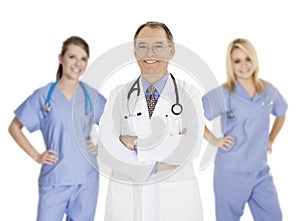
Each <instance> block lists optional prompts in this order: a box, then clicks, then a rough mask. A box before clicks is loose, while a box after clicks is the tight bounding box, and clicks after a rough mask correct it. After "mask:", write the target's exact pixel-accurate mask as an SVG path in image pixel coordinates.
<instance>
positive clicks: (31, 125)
mask: <svg viewBox="0 0 300 221" xmlns="http://www.w3.org/2000/svg"><path fill="white" fill-rule="evenodd" d="M41 100H42V98H41V95H40V93H39V92H38V91H35V92H34V93H33V94H32V95H31V96H29V97H28V98H27V99H26V100H25V101H23V103H22V104H21V105H20V106H19V107H18V108H17V109H16V110H15V111H14V113H15V115H16V117H17V118H18V120H19V121H20V122H21V123H22V124H23V125H24V126H25V127H26V129H27V130H28V131H29V132H33V131H36V130H39V129H40V124H41V119H43V118H44V111H43V107H42V106H43V103H42V102H41Z"/></svg>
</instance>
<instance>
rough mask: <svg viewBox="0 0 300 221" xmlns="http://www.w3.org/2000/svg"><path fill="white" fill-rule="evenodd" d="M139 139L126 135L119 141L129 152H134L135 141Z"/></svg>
mask: <svg viewBox="0 0 300 221" xmlns="http://www.w3.org/2000/svg"><path fill="white" fill-rule="evenodd" d="M137 138H138V137H137V136H129V135H124V136H120V137H119V140H120V141H121V143H122V144H123V145H124V146H125V147H126V148H127V149H128V150H134V149H135V141H136V139H137Z"/></svg>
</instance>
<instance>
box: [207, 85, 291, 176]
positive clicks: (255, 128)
mask: <svg viewBox="0 0 300 221" xmlns="http://www.w3.org/2000/svg"><path fill="white" fill-rule="evenodd" d="M230 97H231V98H230ZM202 102H203V108H204V115H205V117H206V118H207V119H208V120H212V119H214V118H216V117H219V116H220V117H221V125H222V131H223V133H224V135H225V136H226V135H229V136H232V137H233V138H234V141H235V144H234V146H233V147H232V148H231V149H230V150H229V151H224V150H222V149H219V150H218V153H217V156H216V159H215V165H216V166H218V167H222V168H224V169H226V170H231V171H241V172H257V171H260V170H262V169H263V168H264V167H265V166H266V164H267V147H268V143H269V129H270V114H272V115H274V116H275V117H282V116H284V114H285V112H286V109H287V103H286V101H285V99H284V98H283V97H282V95H281V94H280V93H279V91H278V90H277V89H276V88H275V87H274V86H272V85H271V84H266V85H265V91H264V93H263V94H261V95H260V94H258V93H256V95H255V97H254V98H251V97H250V96H249V94H248V93H247V91H246V90H245V89H244V88H243V86H242V85H241V84H240V83H239V82H237V81H236V88H235V91H234V92H233V93H231V95H230V92H229V90H228V89H225V88H224V87H223V86H220V87H218V88H216V89H213V90H211V91H210V92H208V93H207V94H205V95H204V96H203V97H202ZM230 103H231V105H230ZM229 106H231V110H232V111H233V113H234V115H235V116H234V118H232V119H229V118H227V116H226V111H229V109H230V108H229Z"/></svg>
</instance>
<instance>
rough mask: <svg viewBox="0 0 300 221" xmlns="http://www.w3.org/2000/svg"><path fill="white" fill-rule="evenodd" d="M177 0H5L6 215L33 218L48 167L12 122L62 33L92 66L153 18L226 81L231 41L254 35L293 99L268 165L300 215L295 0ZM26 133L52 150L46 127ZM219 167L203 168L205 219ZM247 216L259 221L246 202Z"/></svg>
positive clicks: (270, 70) (0, 90)
mask: <svg viewBox="0 0 300 221" xmlns="http://www.w3.org/2000/svg"><path fill="white" fill-rule="evenodd" d="M4 2H5V3H4ZM178 2H179V3H176V1H174V0H173V1H162V0H153V1H141V0H139V1H138V0H135V1H114V0H110V1H89V0H87V1H78V0H72V1H56V0H55V1H47V2H46V1H37V0H36V1H33V0H27V1H21V0H16V1H1V3H0V24H1V26H0V28H1V35H0V40H1V41H0V42H1V47H0V56H1V57H0V61H1V66H0V67H1V69H0V70H1V76H2V82H1V87H0V99H1V108H0V138H1V139H0V142H1V143H0V144H1V156H2V157H1V160H0V170H1V171H0V174H1V182H0V208H1V213H0V220H26V221H27V220H35V217H36V207H37V201H38V184H37V178H38V174H39V169H40V165H38V164H36V163H35V162H34V161H33V160H32V159H31V158H29V157H28V156H27V155H26V154H25V153H24V152H23V151H22V150H21V149H20V148H19V147H18V146H17V145H16V144H15V143H14V141H13V140H12V139H11V137H10V136H9V134H8V132H7V128H8V125H9V123H10V121H11V119H12V118H13V117H14V115H13V111H14V109H15V108H16V107H17V106H18V105H19V104H20V103H21V102H22V101H23V100H24V99H25V98H26V97H27V96H29V95H30V94H31V93H32V92H33V90H34V89H36V88H38V87H40V86H43V85H45V84H46V83H48V82H50V81H53V80H54V79H55V75H56V70H57V67H58V53H59V52H60V49H61V44H62V42H63V40H65V39H66V38H68V37H69V36H71V35H79V36H81V37H83V38H84V39H85V40H86V41H87V42H88V43H89V45H90V49H91V57H90V60H89V62H90V64H91V63H92V62H93V60H95V59H96V58H97V57H98V56H100V55H101V54H103V53H104V52H106V51H108V50H110V49H111V48H113V47H115V46H118V45H119V44H122V43H125V42H128V41H131V40H132V39H133V34H134V32H135V31H136V29H137V27H138V26H139V25H141V24H142V23H144V22H146V21H149V20H155V21H161V22H164V23H166V24H167V25H168V26H169V28H170V29H171V31H172V32H173V35H174V38H175V41H176V42H177V43H179V44H181V45H184V46H186V47H187V48H189V49H191V50H193V51H194V52H195V53H197V54H198V55H199V56H200V57H201V58H202V59H203V60H204V61H205V62H206V63H207V64H208V65H209V67H210V68H211V70H212V71H213V72H214V74H215V76H216V77H217V79H218V80H219V82H220V83H221V82H223V81H224V80H225V53H226V49H227V45H228V43H229V42H230V41H232V40H233V39H234V38H236V37H244V38H247V39H249V40H250V41H251V42H252V43H253V45H254V46H255V48H256V50H257V53H258V57H259V62H260V68H261V72H260V73H261V75H260V76H261V77H262V78H264V79H266V80H268V81H270V82H271V83H273V84H274V85H275V86H276V87H277V88H278V89H279V90H280V91H281V93H282V94H283V95H284V96H285V98H286V99H287V101H288V103H289V109H288V112H287V120H286V123H285V125H284V128H283V130H282V131H281V133H280V134H279V136H278V138H277V140H276V142H275V144H274V146H273V149H274V150H273V153H272V154H271V155H270V156H269V163H270V165H271V172H272V174H273V176H274V181H275V185H276V187H277V190H278V193H279V198H280V203H281V206H282V211H283V215H284V220H285V221H291V220H299V219H300V215H299V211H298V210H299V209H298V205H299V201H298V199H299V197H300V190H299V189H300V188H299V186H300V183H299V168H300V167H299V164H298V163H297V162H299V153H300V150H299V142H298V140H297V137H298V136H297V135H298V134H296V132H297V131H298V129H297V126H298V124H299V114H297V113H299V104H298V103H299V98H298V97H299V96H298V95H299V91H298V88H299V84H298V82H297V80H296V77H298V78H299V76H297V75H298V74H299V51H300V43H299V42H300V40H299V39H300V32H299V21H300V13H299V7H298V6H297V5H298V4H296V3H297V1H296V0H295V1H291V0H285V1H278V0H274V1H261V0H252V1H241V0H226V1H223V0H219V1H218V0H210V1H204V0H198V1H191V0H185V1H178ZM99 74H101V73H99ZM137 74H138V73H137ZM27 135H28V137H29V139H30V140H31V142H32V143H33V144H34V145H35V146H36V148H37V149H38V150H40V151H43V150H44V147H43V141H42V138H41V134H40V133H39V132H36V133H33V134H27ZM197 165H198V164H197V162H196V163H195V166H196V167H197ZM212 169H213V165H212V164H211V165H209V166H208V167H207V168H206V169H205V170H203V171H199V170H196V174H197V177H198V181H199V185H200V192H201V198H202V203H203V210H204V220H206V221H213V220H214V196H213V190H212V174H213V171H212ZM100 185H101V186H100V188H101V191H100V194H99V201H98V209H97V215H96V220H103V214H104V208H105V196H106V195H105V194H106V185H107V180H106V178H105V177H101V183H100ZM242 220H243V221H248V220H252V218H251V215H250V214H249V210H248V208H246V210H245V215H244V217H243V218H242Z"/></svg>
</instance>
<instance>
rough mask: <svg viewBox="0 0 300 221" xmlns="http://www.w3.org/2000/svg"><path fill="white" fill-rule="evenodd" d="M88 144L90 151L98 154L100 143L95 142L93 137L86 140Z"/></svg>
mask: <svg viewBox="0 0 300 221" xmlns="http://www.w3.org/2000/svg"><path fill="white" fill-rule="evenodd" d="M86 145H87V148H88V150H89V152H90V153H92V154H94V155H98V145H97V144H94V142H93V141H92V139H91V138H90V139H88V140H86Z"/></svg>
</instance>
